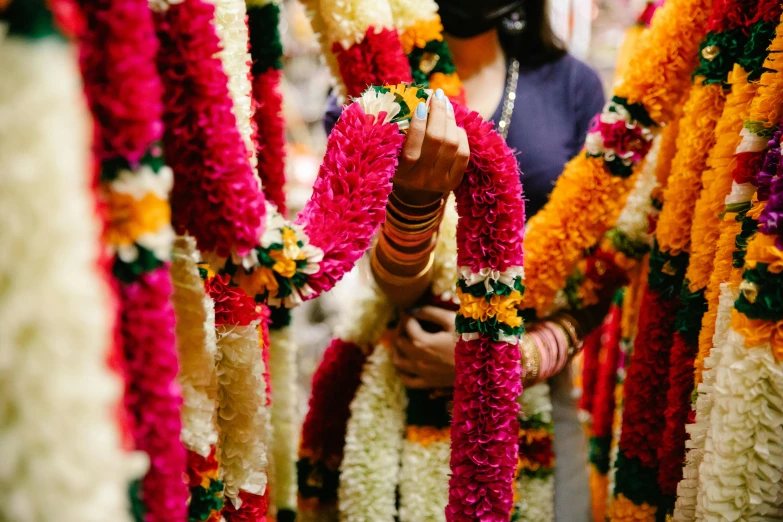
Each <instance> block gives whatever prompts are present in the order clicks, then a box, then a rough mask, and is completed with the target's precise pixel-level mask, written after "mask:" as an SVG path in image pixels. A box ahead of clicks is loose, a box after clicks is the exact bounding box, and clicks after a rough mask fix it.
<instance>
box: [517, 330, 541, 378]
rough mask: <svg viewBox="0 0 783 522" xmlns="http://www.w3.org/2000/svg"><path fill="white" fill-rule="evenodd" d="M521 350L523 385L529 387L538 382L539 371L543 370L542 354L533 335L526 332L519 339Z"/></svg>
mask: <svg viewBox="0 0 783 522" xmlns="http://www.w3.org/2000/svg"><path fill="white" fill-rule="evenodd" d="M519 350H520V352H521V353H522V371H523V372H524V373H523V375H522V387H523V388H525V387H528V386H532V385H534V384H536V383H537V382H538V372H539V371H540V370H541V354H540V353H539V352H538V346H537V345H536V342H535V341H534V340H533V338H532V337H530V336H529V335H527V334H525V335H523V336H522V339H521V340H520V341H519Z"/></svg>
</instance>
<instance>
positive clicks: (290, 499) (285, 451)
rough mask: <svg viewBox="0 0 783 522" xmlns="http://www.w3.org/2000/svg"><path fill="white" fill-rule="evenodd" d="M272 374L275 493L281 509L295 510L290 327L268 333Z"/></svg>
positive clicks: (293, 355) (293, 365)
mask: <svg viewBox="0 0 783 522" xmlns="http://www.w3.org/2000/svg"><path fill="white" fill-rule="evenodd" d="M269 344H270V353H269V370H270V375H271V377H272V426H273V427H274V429H273V431H272V441H271V447H272V461H273V462H274V464H275V465H274V470H273V473H272V475H273V477H272V479H270V480H271V481H272V482H273V483H274V488H273V493H274V497H275V505H276V506H277V508H278V509H290V510H295V509H296V487H297V483H296V460H297V453H298V444H299V422H298V419H297V398H298V394H297V386H296V373H297V370H296V352H297V347H296V343H295V342H294V341H293V339H292V338H291V329H290V328H289V327H286V328H283V329H281V330H270V332H269Z"/></svg>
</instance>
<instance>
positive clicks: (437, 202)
mask: <svg viewBox="0 0 783 522" xmlns="http://www.w3.org/2000/svg"><path fill="white" fill-rule="evenodd" d="M390 196H391V197H390V199H393V200H394V201H395V202H396V203H398V204H400V205H402V206H404V207H408V208H414V209H417V210H421V209H426V208H430V207H432V206H434V205H438V206H443V205H444V204H445V203H446V198H445V197H443V194H441V195H440V197H438V199H436V200H434V201H431V202H430V203H425V204H424V205H414V204H412V203H408V202H407V201H403V200H401V199H400V196H398V195H397V193H396V192H394V191H393V190H392V192H391V195H390Z"/></svg>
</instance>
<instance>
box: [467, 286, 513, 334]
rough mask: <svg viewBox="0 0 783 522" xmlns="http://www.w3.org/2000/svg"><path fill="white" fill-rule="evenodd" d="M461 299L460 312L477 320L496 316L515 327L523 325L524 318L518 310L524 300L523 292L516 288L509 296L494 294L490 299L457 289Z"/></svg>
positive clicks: (502, 321)
mask: <svg viewBox="0 0 783 522" xmlns="http://www.w3.org/2000/svg"><path fill="white" fill-rule="evenodd" d="M457 295H458V296H459V300H460V314H461V315H462V316H463V317H468V318H470V319H474V320H476V321H486V320H488V319H490V318H492V317H495V318H496V319H497V320H498V321H499V322H501V323H505V324H507V325H509V326H511V327H513V328H516V327H519V326H522V318H521V317H519V312H518V310H517V308H518V306H519V304H520V303H521V302H522V294H520V293H519V292H517V291H516V290H514V291H513V292H511V293H510V294H509V295H508V296H501V295H493V296H492V297H490V299H489V301H487V300H486V298H485V297H483V296H481V297H475V296H473V295H471V294H466V293H463V292H462V290H461V289H459V288H458V289H457Z"/></svg>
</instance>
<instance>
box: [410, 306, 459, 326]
mask: <svg viewBox="0 0 783 522" xmlns="http://www.w3.org/2000/svg"><path fill="white" fill-rule="evenodd" d="M456 316H457V314H456V313H455V312H452V311H451V310H446V309H445V308H440V307H438V306H423V307H421V308H419V309H418V310H416V311H415V312H413V317H415V318H416V319H421V320H423V321H430V322H431V323H435V324H437V325H438V326H440V327H441V328H443V329H444V330H446V331H448V332H452V331H454V321H455V320H456ZM416 322H417V323H418V321H416Z"/></svg>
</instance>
